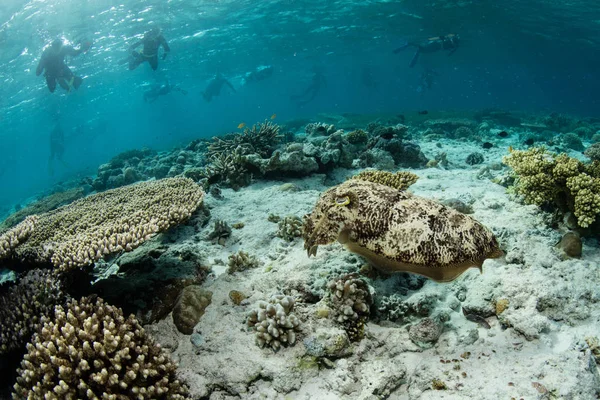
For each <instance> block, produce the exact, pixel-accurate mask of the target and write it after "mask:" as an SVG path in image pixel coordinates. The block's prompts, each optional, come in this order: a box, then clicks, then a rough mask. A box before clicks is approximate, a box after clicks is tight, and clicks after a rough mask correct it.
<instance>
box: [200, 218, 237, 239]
mask: <svg viewBox="0 0 600 400" xmlns="http://www.w3.org/2000/svg"><path fill="white" fill-rule="evenodd" d="M230 236H231V228H230V227H229V225H227V222H225V221H223V220H220V219H218V220H216V221H215V224H214V227H213V230H212V232H210V233H209V234H208V236H207V237H206V238H207V239H208V240H211V241H213V242H216V243H218V244H220V245H224V244H225V241H226V240H227V238H228V237H230Z"/></svg>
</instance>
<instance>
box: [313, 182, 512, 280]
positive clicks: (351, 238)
mask: <svg viewBox="0 0 600 400" xmlns="http://www.w3.org/2000/svg"><path fill="white" fill-rule="evenodd" d="M303 237H304V241H305V243H304V248H305V249H306V250H307V251H308V254H309V256H310V255H315V254H316V252H317V248H318V246H319V245H324V244H329V243H332V242H334V241H336V240H338V241H339V242H340V243H342V244H345V245H346V247H347V249H348V250H350V251H352V252H355V253H358V254H360V255H362V256H364V257H366V258H367V259H368V260H369V262H370V263H371V264H372V265H373V266H375V267H377V268H379V269H381V270H383V271H385V272H399V271H407V272H412V273H417V274H420V275H424V276H426V277H428V278H431V279H434V280H436V281H441V282H446V281H451V280H453V279H455V278H456V277H458V276H459V275H460V274H462V273H463V272H464V271H466V270H467V269H468V268H470V267H478V268H481V265H482V264H483V261H484V260H485V259H487V258H495V257H499V256H500V255H502V254H503V253H502V251H500V249H499V246H498V242H497V241H496V238H495V236H494V235H493V234H492V232H490V231H489V230H488V229H487V228H485V227H484V226H483V225H481V224H480V223H479V222H477V221H476V220H474V219H473V218H471V217H469V216H467V215H464V214H461V213H459V212H458V211H456V210H454V209H451V208H449V207H446V206H444V205H441V204H439V203H436V202H434V201H431V200H428V199H424V198H421V197H417V196H414V195H412V194H411V193H409V192H406V191H399V190H396V189H394V188H391V187H389V186H385V185H381V184H378V183H373V182H367V181H362V180H358V179H350V180H348V181H346V182H344V183H343V184H341V185H338V186H335V187H333V188H331V189H329V190H327V191H326V192H325V193H323V194H322V195H321V197H320V199H319V201H318V202H317V204H316V205H315V208H314V210H313V212H312V213H311V214H309V215H306V216H305V219H304V233H303Z"/></svg>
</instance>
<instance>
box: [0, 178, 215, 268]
mask: <svg viewBox="0 0 600 400" xmlns="http://www.w3.org/2000/svg"><path fill="white" fill-rule="evenodd" d="M203 197H204V193H203V192H202V190H201V188H200V187H199V186H198V185H197V184H195V183H194V182H193V181H192V180H190V179H187V178H167V179H162V180H158V181H149V182H142V183H138V184H135V185H131V186H124V187H120V188H117V189H112V190H108V191H106V192H102V193H98V194H95V195H92V196H88V197H85V198H83V199H80V200H78V201H76V202H74V203H71V204H69V205H67V206H64V207H61V208H59V209H56V210H54V211H50V212H48V213H45V214H40V215H38V216H30V217H27V218H26V219H25V221H23V222H21V223H20V224H18V225H17V226H15V227H14V228H12V229H11V230H9V231H7V232H5V233H4V234H3V235H2V236H0V258H7V257H10V258H11V259H12V260H14V261H16V262H24V263H49V262H51V263H52V264H54V266H56V267H58V268H60V269H61V270H67V269H70V268H74V267H80V266H86V265H90V264H92V263H94V262H95V261H97V260H99V259H101V258H103V257H104V256H106V255H108V254H112V253H116V252H121V251H131V250H133V249H134V248H136V247H138V246H139V245H140V244H142V243H143V242H144V241H146V240H148V239H150V238H151V237H152V236H154V235H155V234H156V233H158V232H162V231H165V230H167V229H168V228H170V227H171V226H174V225H177V224H179V223H181V222H183V221H185V220H187V219H188V218H189V217H190V216H191V214H192V213H193V212H194V211H195V210H196V209H197V208H198V207H199V206H200V204H201V203H202V199H203Z"/></svg>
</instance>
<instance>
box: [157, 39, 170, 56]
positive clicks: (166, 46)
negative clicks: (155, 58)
mask: <svg viewBox="0 0 600 400" xmlns="http://www.w3.org/2000/svg"><path fill="white" fill-rule="evenodd" d="M159 40H160V45H161V46H162V48H163V50H164V51H165V52H164V54H163V60H164V59H165V58H166V57H167V53H168V52H170V51H171V48H170V47H169V43H167V40H166V39H165V37H164V36H163V35H160V38H159Z"/></svg>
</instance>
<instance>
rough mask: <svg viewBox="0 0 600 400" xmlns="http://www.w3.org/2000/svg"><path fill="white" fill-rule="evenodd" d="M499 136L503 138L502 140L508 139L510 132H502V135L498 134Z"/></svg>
mask: <svg viewBox="0 0 600 400" xmlns="http://www.w3.org/2000/svg"><path fill="white" fill-rule="evenodd" d="M498 136H500V137H502V138H504V137H507V136H508V132H506V131H502V132H500V133H499V134H498Z"/></svg>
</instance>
